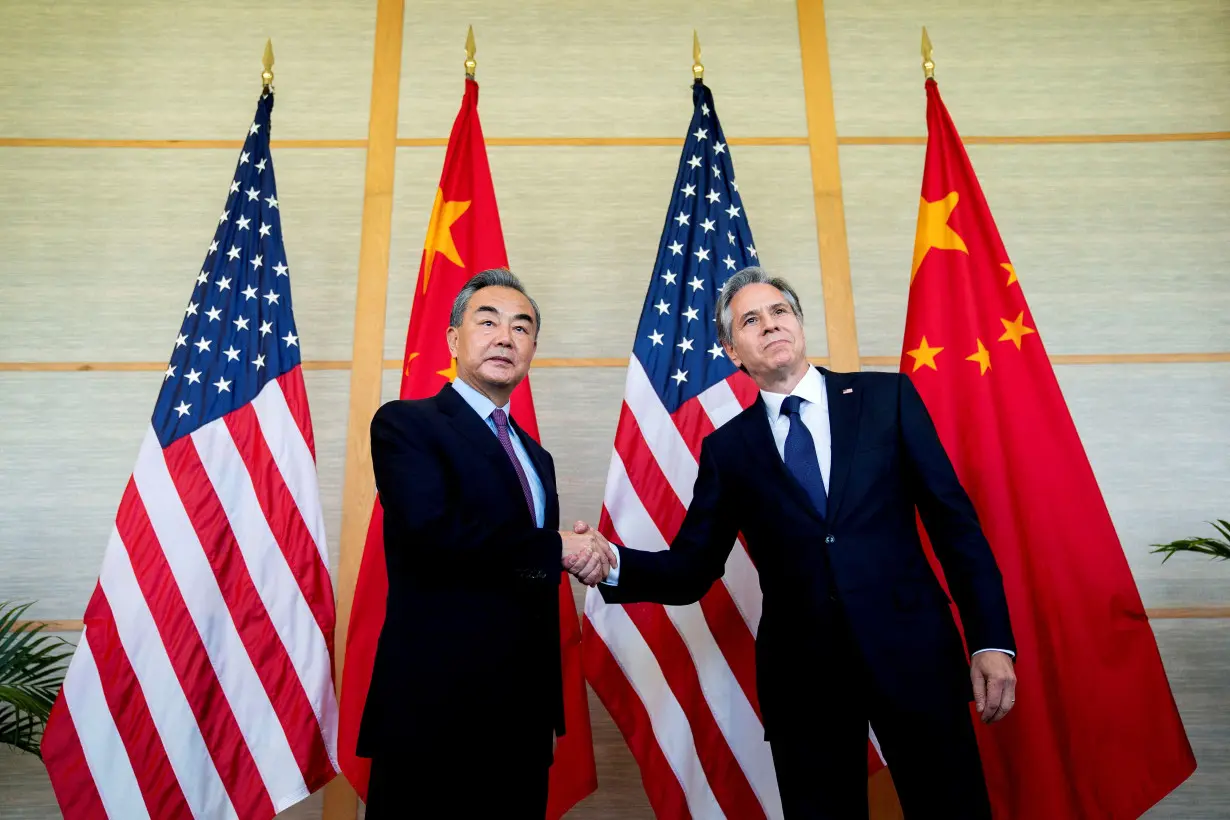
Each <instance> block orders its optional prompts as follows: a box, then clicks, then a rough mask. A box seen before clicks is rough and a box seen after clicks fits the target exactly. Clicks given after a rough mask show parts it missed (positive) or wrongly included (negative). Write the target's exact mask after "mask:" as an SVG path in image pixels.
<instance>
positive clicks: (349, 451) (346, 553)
mask: <svg viewBox="0 0 1230 820" xmlns="http://www.w3.org/2000/svg"><path fill="white" fill-rule="evenodd" d="M404 16H405V0H377V2H376V33H375V44H376V46H375V56H374V58H373V60H372V98H371V113H370V115H369V120H368V129H367V173H366V177H365V179H364V183H363V223H362V232H361V234H360V236H359V276H358V283H357V284H356V291H355V314H354V348H353V354H352V355H353V361H352V363H351V368H350V414H349V417H348V422H347V428H346V469H345V474H344V476H345V478H344V484H343V485H342V543H341V560H340V562H339V565H338V569H337V632H336V635H335V637H334V648H335V664H336V665H335V668H334V675H335V680H336V681H337V683H338V685H339V691H340V684H341V680H342V670H343V669H344V668H345V662H346V631H347V628H348V627H349V625H350V605H351V602H352V601H353V600H354V589H355V582H356V581H357V579H358V576H359V564H360V562H361V560H362V558H363V542H364V541H365V540H366V538H367V525H368V523H369V522H370V521H371V515H372V504H373V503H374V501H375V498H376V485H375V478H374V477H373V475H372V457H371V446H370V444H371V443H370V441H369V437H368V425H369V424H371V420H372V416H373V415H375V413H376V410H377V409H378V408H379V407H380V389H381V383H382V381H383V377H384V311H385V302H386V297H387V294H388V288H389V246H390V242H391V239H392V232H393V175H394V170H395V168H396V165H397V105H398V100H399V95H400V93H401V47H402V32H403V28H404ZM358 810H359V801H358V796H357V795H356V794H355V791H354V789H353V788H352V787H351V785H350V783H349V782H348V781H347V780H346V778H345V777H338V778H335V779H334V780H333V781H331V782H330V783H329V785H328V786H326V787H325V799H324V810H323V814H322V818H323V820H354V818H355V817H356V816H357V814H358Z"/></svg>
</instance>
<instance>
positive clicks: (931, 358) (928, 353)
mask: <svg viewBox="0 0 1230 820" xmlns="http://www.w3.org/2000/svg"><path fill="white" fill-rule="evenodd" d="M943 349H944V348H942V347H930V346H929V345H928V344H927V337H926V336H923V337H922V343H921V344H919V346H918V347H916V348H914V349H913V350H907V351H906V355H909V356H913V357H914V372H918V368H920V367H922V366H923V365H926V366H927V367H929V368H931V369H932V370H937V371H938V370H939V368H938V367H936V366H935V356H936V354H937V353H939V352H940V351H941V350H943Z"/></svg>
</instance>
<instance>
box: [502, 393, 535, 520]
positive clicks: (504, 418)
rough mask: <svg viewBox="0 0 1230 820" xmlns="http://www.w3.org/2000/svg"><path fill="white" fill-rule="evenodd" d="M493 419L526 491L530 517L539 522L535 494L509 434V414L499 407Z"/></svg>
mask: <svg viewBox="0 0 1230 820" xmlns="http://www.w3.org/2000/svg"><path fill="white" fill-rule="evenodd" d="M491 420H492V421H494V422H495V434H496V436H497V437H498V438H499V439H500V446H501V447H503V448H504V453H505V454H506V455H507V456H508V460H509V461H511V462H512V466H513V469H514V470H516V471H517V478H518V479H520V481H521V492H523V493H525V503H526V504H527V505H528V506H529V508H530V517H531V518H533V519H534V521H535V523H537V521H538V516H537V515H536V514H535V512H534V494H533V493H532V492H530V482H529V479H528V478H526V477H525V470H524V469H523V468H522V467H521V459H519V458H517V451H516V450H514V449H513V445H512V437H510V436H509V435H508V414H507V413H505V412H504V411H503V410H501V409H500V408H498V407H497V408H496V409H494V410H492V411H491Z"/></svg>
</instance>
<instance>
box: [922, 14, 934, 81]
mask: <svg viewBox="0 0 1230 820" xmlns="http://www.w3.org/2000/svg"><path fill="white" fill-rule="evenodd" d="M922 58H923V63H922V67H923V75H924V76H925V77H926V78H927V79H928V80H934V79H935V60H933V59H931V38H930V37H928V36H927V27H926V26H923V33H922Z"/></svg>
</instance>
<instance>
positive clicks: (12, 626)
mask: <svg viewBox="0 0 1230 820" xmlns="http://www.w3.org/2000/svg"><path fill="white" fill-rule="evenodd" d="M29 608H30V604H22V605H15V604H11V603H8V602H6V601H0V745H7V746H12V747H13V748H15V749H19V750H21V751H23V752H29V753H30V754H32V755H36V756H38V757H40V758H41V757H42V755H41V754H39V748H38V747H39V743H40V742H41V741H42V737H43V728H44V727H45V726H46V725H47V718H48V716H50V715H51V707H52V705H53V704H54V703H55V699H56V694H57V693H58V692H59V691H60V684H61V682H62V681H63V680H64V673H65V671H66V663H65V662H66V661H67V660H68V659H69V658H71V657H72V654H73V647H72V644H70V643H69V642H68V641H65V640H64V639H63V638H57V637H53V636H51V635H44V634H41V633H42V631H43V627H42V626H41V625H34V626H31V625H29V624H22V623H20V620H21V616H22V614H23V613H24V612H25V611H26V610H27V609H29Z"/></svg>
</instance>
